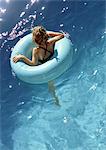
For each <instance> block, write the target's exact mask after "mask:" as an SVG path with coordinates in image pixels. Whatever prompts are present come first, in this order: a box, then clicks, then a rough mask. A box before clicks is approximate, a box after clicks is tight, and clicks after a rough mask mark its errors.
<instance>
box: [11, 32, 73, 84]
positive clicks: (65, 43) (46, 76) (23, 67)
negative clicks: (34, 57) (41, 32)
mask: <svg viewBox="0 0 106 150" xmlns="http://www.w3.org/2000/svg"><path fill="white" fill-rule="evenodd" d="M34 47H36V45H35V44H34V43H33V41H32V33H30V34H28V35H26V36H24V37H23V38H22V39H21V40H19V41H18V43H17V44H16V45H15V47H14V49H13V51H12V53H11V58H10V64H11V67H12V70H13V72H14V73H15V74H16V76H17V77H18V78H19V79H20V80H22V81H24V82H27V83H31V84H41V83H46V82H48V81H51V80H53V79H56V78H57V77H59V76H60V75H61V74H63V73H64V72H65V71H66V70H67V69H68V68H69V67H70V66H71V65H72V59H73V45H72V42H71V41H70V40H69V39H67V38H66V37H64V38H63V39H61V40H59V41H57V42H56V43H55V47H54V56H53V57H52V58H51V59H50V60H49V61H47V62H45V63H44V64H41V65H38V66H29V65H27V64H25V63H24V62H22V61H19V62H17V63H14V62H13V57H14V56H16V55H18V54H23V55H25V56H26V57H28V58H29V59H31V54H32V49H33V48H34Z"/></svg>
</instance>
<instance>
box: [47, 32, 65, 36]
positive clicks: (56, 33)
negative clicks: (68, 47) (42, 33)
mask: <svg viewBox="0 0 106 150" xmlns="http://www.w3.org/2000/svg"><path fill="white" fill-rule="evenodd" d="M47 34H48V36H51V37H54V36H58V35H61V34H62V33H60V32H53V31H47Z"/></svg>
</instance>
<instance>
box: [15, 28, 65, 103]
mask: <svg viewBox="0 0 106 150" xmlns="http://www.w3.org/2000/svg"><path fill="white" fill-rule="evenodd" d="M63 37H64V34H63V33H60V32H52V31H46V30H45V28H44V27H42V26H36V27H35V28H34V29H33V32H32V40H33V42H35V43H36V44H37V47H36V48H33V51H32V60H30V59H28V58H27V57H25V56H24V55H21V54H19V55H17V56H15V57H14V58H13V61H14V63H17V62H18V61H19V60H22V61H24V62H25V63H26V64H28V65H31V66H35V65H38V64H39V63H40V64H43V63H45V62H47V61H48V60H49V59H50V58H51V57H52V56H53V54H54V45H55V42H56V41H58V40H60V39H62V38H63ZM48 87H49V90H50V92H51V94H52V95H53V97H54V99H55V103H56V104H58V105H59V100H58V97H57V96H56V92H55V86H54V83H53V81H49V82H48Z"/></svg>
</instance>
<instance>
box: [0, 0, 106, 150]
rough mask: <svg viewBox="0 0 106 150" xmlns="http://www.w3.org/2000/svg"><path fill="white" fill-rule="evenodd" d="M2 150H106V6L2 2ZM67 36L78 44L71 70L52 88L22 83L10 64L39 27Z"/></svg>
mask: <svg viewBox="0 0 106 150" xmlns="http://www.w3.org/2000/svg"><path fill="white" fill-rule="evenodd" d="M0 13H1V19H0V23H1V33H0V40H1V48H0V53H1V107H0V110H1V132H0V135H1V140H0V148H1V150H105V149H106V42H105V36H106V28H105V18H106V16H105V1H67V0H63V1H62V0H58V1H52V0H45V1H41V0H39V1H38V0H31V1H30V0H28V1H27V0H26V1H11V0H10V1H9V0H8V1H7V2H6V1H1V5H0ZM38 24H42V25H44V26H45V27H46V28H47V29H48V30H54V31H59V30H63V31H66V32H68V33H69V34H70V37H71V40H72V42H73V44H74V60H73V65H72V67H71V68H70V69H69V70H68V71H67V72H65V73H64V74H63V75H62V76H60V77H59V78H58V79H56V80H55V81H54V82H55V86H56V94H57V96H58V97H59V100H60V105H61V106H60V107H59V106H56V105H55V104H54V102H53V97H52V96H51V94H50V93H49V90H48V86H47V84H42V85H30V84H26V83H23V82H22V81H20V80H19V79H17V77H16V76H15V75H14V73H13V72H12V71H11V67H10V63H9V58H10V55H11V50H12V49H13V47H14V45H15V44H16V43H17V41H18V40H19V39H20V38H21V37H23V36H24V35H26V34H28V33H30V29H31V28H32V27H34V26H35V25H38Z"/></svg>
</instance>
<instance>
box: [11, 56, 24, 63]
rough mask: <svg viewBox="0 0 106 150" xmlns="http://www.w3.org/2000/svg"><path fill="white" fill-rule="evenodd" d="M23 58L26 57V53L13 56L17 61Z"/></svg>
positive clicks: (15, 61)
mask: <svg viewBox="0 0 106 150" xmlns="http://www.w3.org/2000/svg"><path fill="white" fill-rule="evenodd" d="M23 58H24V55H21V54H19V55H17V56H14V57H13V62H14V63H17V62H18V61H19V60H22V59H23Z"/></svg>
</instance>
